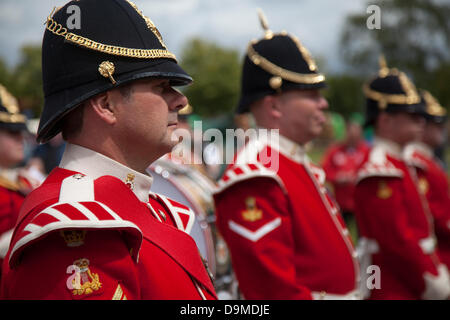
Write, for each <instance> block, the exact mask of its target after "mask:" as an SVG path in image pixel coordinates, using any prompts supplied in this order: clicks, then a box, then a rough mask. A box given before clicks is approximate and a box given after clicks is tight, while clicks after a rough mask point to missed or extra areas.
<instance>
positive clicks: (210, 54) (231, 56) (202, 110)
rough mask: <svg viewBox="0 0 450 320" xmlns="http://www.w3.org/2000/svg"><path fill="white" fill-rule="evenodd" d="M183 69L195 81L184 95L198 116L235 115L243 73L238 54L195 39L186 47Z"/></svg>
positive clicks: (182, 63) (184, 91)
mask: <svg viewBox="0 0 450 320" xmlns="http://www.w3.org/2000/svg"><path fill="white" fill-rule="evenodd" d="M180 65H181V66H182V67H183V68H184V69H185V70H186V71H187V72H188V73H189V74H190V75H191V76H192V78H193V79H194V82H193V84H192V85H191V86H188V87H186V88H185V89H184V90H183V93H184V94H185V95H186V96H187V97H188V98H189V103H190V104H191V105H192V107H193V108H194V112H195V113H196V114H198V115H200V116H202V117H212V116H217V115H221V114H224V113H232V112H233V111H234V109H235V108H236V105H237V101H238V96H239V87H240V72H241V63H240V61H239V53H238V51H237V50H233V49H227V48H222V47H220V46H218V45H216V44H214V43H212V42H209V41H206V40H203V39H199V38H193V39H191V40H189V41H188V42H187V43H186V45H185V47H184V50H183V54H182V56H181V59H180Z"/></svg>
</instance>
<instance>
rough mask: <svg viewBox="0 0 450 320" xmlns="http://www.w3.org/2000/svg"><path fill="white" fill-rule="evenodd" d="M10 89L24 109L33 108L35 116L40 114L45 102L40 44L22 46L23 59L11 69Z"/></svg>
mask: <svg viewBox="0 0 450 320" xmlns="http://www.w3.org/2000/svg"><path fill="white" fill-rule="evenodd" d="M10 91H11V93H12V94H13V95H15V96H16V97H17V98H18V99H19V103H20V106H21V108H22V109H23V110H26V109H31V110H32V114H33V116H34V117H38V116H39V115H40V113H41V111H42V107H43V104H44V93H43V89H42V68H41V47H40V46H38V45H25V46H23V47H22V48H21V59H20V61H19V63H18V64H17V65H16V66H15V67H14V68H13V70H12V71H11V77H10Z"/></svg>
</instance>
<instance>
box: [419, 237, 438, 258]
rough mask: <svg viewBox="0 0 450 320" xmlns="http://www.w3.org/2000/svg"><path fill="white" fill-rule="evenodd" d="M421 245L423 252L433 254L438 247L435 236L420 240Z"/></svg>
mask: <svg viewBox="0 0 450 320" xmlns="http://www.w3.org/2000/svg"><path fill="white" fill-rule="evenodd" d="M419 246H420V247H421V248H422V251H423V253H425V254H432V253H433V252H434V249H435V248H436V239H435V238H434V237H431V236H430V237H428V238H423V239H420V240H419Z"/></svg>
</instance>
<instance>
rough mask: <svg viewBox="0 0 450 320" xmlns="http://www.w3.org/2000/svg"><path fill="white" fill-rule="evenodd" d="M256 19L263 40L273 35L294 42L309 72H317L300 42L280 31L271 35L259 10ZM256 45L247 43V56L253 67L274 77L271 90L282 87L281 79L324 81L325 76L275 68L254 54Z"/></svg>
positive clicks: (252, 42)
mask: <svg viewBox="0 0 450 320" xmlns="http://www.w3.org/2000/svg"><path fill="white" fill-rule="evenodd" d="M258 18H259V22H260V24H261V27H262V28H263V29H264V38H263V40H270V39H272V38H273V37H274V36H275V35H282V36H289V38H291V40H292V41H294V43H295V45H296V46H297V48H298V50H299V51H300V54H301V55H302V57H303V59H304V60H305V61H306V63H307V64H308V68H309V70H310V71H313V72H314V71H317V65H316V63H315V61H314V59H313V58H312V57H311V54H310V53H309V51H308V50H307V49H306V48H305V47H304V46H303V45H302V44H301V42H300V40H299V39H298V38H297V37H295V36H293V35H289V34H288V33H287V32H286V31H282V32H280V33H276V34H275V33H273V32H272V30H270V29H269V24H268V22H267V18H266V16H265V15H264V13H263V11H262V10H261V9H258ZM256 43H258V40H253V41H251V42H250V43H249V45H248V47H247V56H248V57H249V59H250V61H252V62H253V63H254V64H255V65H257V66H258V67H260V68H261V69H263V70H264V71H266V72H268V73H270V74H272V75H274V77H272V78H271V84H270V85H271V87H272V88H274V89H277V88H279V87H281V85H282V81H281V79H284V80H288V81H291V82H296V83H305V84H316V83H320V82H323V81H325V76H324V75H323V74H306V73H298V72H294V71H290V70H287V69H284V68H282V67H280V66H277V65H276V64H275V63H273V62H271V61H269V60H268V59H266V58H264V57H263V56H261V55H260V54H258V53H257V52H256V50H255V48H254V47H253V45H255V44H256ZM280 78H281V79H280Z"/></svg>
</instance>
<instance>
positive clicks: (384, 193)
mask: <svg viewBox="0 0 450 320" xmlns="http://www.w3.org/2000/svg"><path fill="white" fill-rule="evenodd" d="M391 196H392V189H391V188H389V186H388V185H387V184H386V182H385V181H381V182H380V183H379V184H378V191H377V197H378V198H380V199H383V200H385V199H389V198H390V197H391Z"/></svg>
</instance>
